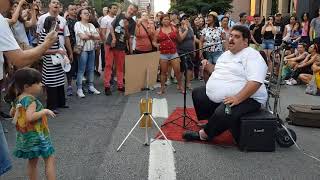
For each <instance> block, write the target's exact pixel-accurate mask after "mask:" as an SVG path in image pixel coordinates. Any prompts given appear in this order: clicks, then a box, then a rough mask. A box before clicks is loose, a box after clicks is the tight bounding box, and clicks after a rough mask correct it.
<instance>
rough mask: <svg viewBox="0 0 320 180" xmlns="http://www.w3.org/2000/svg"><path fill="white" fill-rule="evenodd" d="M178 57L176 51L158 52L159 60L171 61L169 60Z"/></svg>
mask: <svg viewBox="0 0 320 180" xmlns="http://www.w3.org/2000/svg"><path fill="white" fill-rule="evenodd" d="M178 57H179V56H178V53H175V54H160V59H161V60H168V61H171V60H175V59H177V58H178Z"/></svg>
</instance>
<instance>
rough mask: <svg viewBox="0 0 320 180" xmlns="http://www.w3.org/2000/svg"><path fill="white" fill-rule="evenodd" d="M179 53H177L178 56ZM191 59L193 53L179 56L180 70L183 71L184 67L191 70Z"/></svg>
mask: <svg viewBox="0 0 320 180" xmlns="http://www.w3.org/2000/svg"><path fill="white" fill-rule="evenodd" d="M181 54H183V53H181ZM181 54H179V56H180V55H181ZM193 59H194V57H193V55H186V56H183V57H181V58H180V60H181V61H180V71H181V72H184V70H185V69H187V70H190V71H193V67H194V65H193V62H192V61H193Z"/></svg>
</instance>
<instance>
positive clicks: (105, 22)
mask: <svg viewBox="0 0 320 180" xmlns="http://www.w3.org/2000/svg"><path fill="white" fill-rule="evenodd" d="M115 18H116V17H115V16H114V17H111V16H109V15H107V16H105V17H103V18H102V19H101V26H100V27H101V28H105V29H107V31H106V34H105V35H106V38H108V36H109V33H110V29H111V28H112V22H113V20H114V19H115Z"/></svg>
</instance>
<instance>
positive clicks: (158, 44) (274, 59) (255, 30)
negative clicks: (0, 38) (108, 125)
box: [0, 0, 320, 179]
mask: <svg viewBox="0 0 320 180" xmlns="http://www.w3.org/2000/svg"><path fill="white" fill-rule="evenodd" d="M89 4H90V3H89V1H86V0H81V1H80V3H78V4H69V5H68V6H67V7H66V9H63V5H62V4H61V3H60V2H59V0H51V1H50V2H49V5H48V8H47V10H48V11H47V12H45V11H44V9H46V8H44V7H43V6H42V2H41V0H34V1H33V3H27V2H26V0H20V1H15V2H12V5H11V7H10V10H9V11H8V13H7V14H6V16H5V18H2V19H1V22H0V23H1V26H4V25H6V24H8V25H9V27H10V29H11V33H12V34H13V36H14V38H15V41H16V43H12V44H11V46H10V45H9V46H8V47H1V48H2V49H1V54H0V56H1V58H2V52H5V53H4V55H5V56H4V57H5V60H4V61H2V62H4V63H5V70H4V72H0V74H1V77H2V74H3V75H4V76H3V79H4V80H3V82H7V83H3V88H4V89H7V91H8V93H7V94H8V97H7V99H6V100H8V101H10V102H11V103H12V105H13V107H14V108H13V109H12V112H11V116H15V108H16V107H17V106H19V107H20V106H22V107H23V108H25V109H26V112H27V116H26V117H25V118H26V120H25V121H26V122H25V123H26V124H28V125H30V127H29V126H28V127H24V126H22V125H21V124H19V126H17V130H18V135H19V136H20V140H17V147H16V150H15V151H14V152H15V155H16V156H17V157H20V158H27V159H33V160H29V163H28V166H29V177H30V178H31V179H32V177H35V176H36V174H35V173H36V170H35V169H36V166H37V159H36V160H35V159H34V158H37V157H38V156H40V155H41V154H31V153H29V154H28V153H24V152H25V151H29V150H30V149H27V148H26V147H25V145H27V144H24V143H25V142H21V138H22V139H23V138H26V139H29V140H30V142H31V143H32V141H33V140H34V138H28V137H25V134H24V133H25V132H29V131H32V132H34V131H33V130H35V129H36V128H38V129H36V131H35V132H36V134H31V135H30V134H29V135H30V136H38V135H40V134H42V135H43V134H44V135H45V136H44V138H43V139H42V140H43V144H42V145H41V146H42V147H39V148H44V151H43V152H44V154H42V155H41V156H42V157H44V158H45V162H46V165H48V167H47V166H46V168H48V169H47V177H48V179H54V177H55V174H54V162H53V161H54V160H53V159H52V158H51V155H52V154H53V152H54V149H53V147H52V145H51V142H50V138H49V135H48V132H49V131H48V127H47V122H46V119H45V118H44V119H43V118H42V120H39V119H41V117H45V116H47V115H49V116H55V115H56V114H58V113H59V110H58V109H59V108H68V106H67V104H66V96H72V95H73V93H74V92H75V94H76V95H77V96H78V97H79V98H84V97H86V94H87V93H90V94H94V95H99V94H101V92H100V91H99V90H98V89H97V88H96V87H95V85H94V84H95V80H94V79H95V78H97V77H100V76H101V74H100V73H101V72H103V74H104V78H103V80H104V93H105V95H107V96H110V95H112V91H113V88H112V86H113V85H114V86H116V87H117V90H118V91H119V92H124V91H125V88H124V87H125V86H124V83H125V79H124V73H125V72H124V63H125V56H126V55H129V54H143V53H150V52H154V51H160V61H159V74H158V77H159V78H158V79H159V82H160V84H161V87H160V91H159V92H158V94H159V95H163V94H165V92H166V86H168V85H170V84H171V83H172V82H173V83H177V90H178V92H179V93H186V92H185V90H184V89H185V88H184V87H183V84H182V79H183V78H185V79H186V80H187V90H192V86H191V81H192V80H204V81H205V83H207V82H208V84H207V87H206V88H201V89H197V90H196V91H194V93H193V98H194V103H195V107H196V106H197V103H199V102H198V101H199V100H200V101H201V102H200V103H201V104H203V102H202V101H205V102H206V103H207V104H208V107H214V108H213V109H210V110H208V112H203V113H204V114H205V115H206V116H207V115H208V113H209V114H212V113H215V114H216V115H217V116H218V115H221V114H223V112H224V111H223V108H224V107H225V104H230V105H231V106H237V105H241V106H237V107H238V108H240V107H242V106H243V107H249V106H250V107H251V108H249V109H243V108H242V109H241V110H240V109H239V113H238V114H237V115H236V116H234V117H233V118H232V119H231V120H232V121H237V120H238V119H239V117H240V116H241V115H242V114H244V113H247V112H249V111H254V110H256V109H258V108H259V107H260V104H263V103H265V99H266V91H265V89H264V86H263V85H261V84H262V83H263V80H264V79H265V76H264V73H263V72H264V71H266V72H267V71H268V72H269V73H271V72H273V71H275V74H276V75H279V76H281V77H282V79H283V81H284V83H286V84H288V85H295V84H297V83H299V82H302V83H306V84H310V83H311V81H314V83H315V84H316V85H317V87H318V88H320V49H319V48H320V47H319V43H320V9H319V10H318V17H315V18H313V19H312V18H311V17H309V14H308V13H303V16H302V17H301V19H300V20H298V18H297V17H296V16H295V15H292V16H291V17H290V18H289V22H286V18H284V17H282V15H281V14H280V13H277V14H275V15H270V16H268V17H266V18H265V17H261V16H260V15H258V14H256V15H254V16H253V19H251V18H249V16H248V15H247V14H246V13H240V15H239V20H238V21H234V20H232V19H231V17H230V13H229V12H227V13H224V14H223V15H218V14H217V13H216V12H214V11H212V12H209V13H208V14H198V15H189V14H186V13H184V12H178V11H170V12H169V13H167V14H165V13H163V12H157V13H156V14H155V15H153V14H150V13H149V12H148V11H147V10H141V9H139V8H138V6H136V5H133V4H131V5H129V6H128V8H127V9H126V10H125V11H124V12H122V11H121V7H119V4H116V3H114V4H110V5H109V6H108V7H105V8H103V12H102V14H103V15H102V16H101V17H99V15H98V13H97V12H96V10H95V8H93V7H90V6H89ZM1 13H2V14H3V12H1ZM1 16H2V15H1ZM4 21H5V22H4ZM54 32H57V33H58V38H57V39H54V37H53V36H54V34H53V33H54ZM7 34H9V33H7ZM9 37H11V36H9ZM7 40H8V41H7V42H9V41H11V40H12V39H10V38H8V39H7ZM248 46H250V47H251V48H250V49H248V48H247V47H248ZM283 47H285V48H286V49H287V51H286V56H285V58H284V61H285V66H283V67H281V68H282V73H281V74H278V72H279V71H278V70H279V68H280V67H279V65H280V64H279V62H280V50H281V49H282V48H283ZM5 48H9V49H5ZM16 49H21V50H23V51H21V50H19V52H18V53H20V54H19V55H17V54H16V53H17V52H16V51H13V52H11V50H16ZM196 49H200V50H199V51H195V52H194V53H191V54H189V55H187V56H181V55H183V54H185V53H188V52H192V51H194V50H196ZM254 49H255V50H254ZM9 50H10V51H9ZM258 51H259V52H260V53H261V54H262V57H264V61H263V59H262V58H261V56H260V54H259V53H257V52H258ZM21 52H22V53H21ZM28 52H29V53H28ZM244 55H250V56H248V57H252V58H253V59H251V60H250V63H249V64H248V65H243V66H245V67H248V68H249V69H245V70H241V69H240V70H239V69H238V67H237V64H236V63H240V64H241V63H243V62H247V61H249V60H247V59H248V57H243V56H244ZM22 56H24V57H22ZM179 56H181V58H179ZM238 56H239V57H238ZM240 56H241V57H240ZM254 58H257V59H254ZM2 59H3V58H2ZM18 59H19V60H18ZM37 59H40V61H39V60H37ZM231 59H232V62H231ZM253 60H256V62H255V61H253ZM222 61H224V62H222ZM238 61H239V62H238ZM235 62H236V63H235ZM261 62H265V64H261ZM228 63H229V64H228ZM216 64H217V65H216ZM215 65H216V67H215ZM24 66H29V67H32V68H34V69H37V70H38V71H36V70H34V69H32V68H24V69H22V70H17V68H21V67H24ZM100 67H101V69H100ZM257 67H259V68H260V70H261V72H260V74H259V72H257V69H256V68H257ZM0 69H1V70H2V68H0ZM16 70H17V71H16ZM185 71H187V72H186V77H183V76H184V73H183V72H185ZM14 72H16V73H14ZM213 72H215V74H214V75H213V76H212V73H213ZM237 73H238V74H241V78H240V79H239V78H238V77H235V76H232V75H233V74H237ZM246 73H249V74H251V75H252V76H250V78H249V79H245V78H244V79H243V77H244V76H245V75H247V74H246ZM242 75H243V76H242ZM65 76H66V78H65ZM219 77H220V78H221V79H220V80H219ZM226 77H228V78H229V80H230V79H234V80H235V81H236V80H238V81H239V82H240V81H241V82H242V83H233V84H224V85H226V86H228V87H231V86H234V85H238V86H239V87H240V86H241V87H242V86H245V85H246V87H247V85H248V86H250V87H247V89H245V88H244V91H243V92H244V93H246V92H247V91H249V92H250V93H247V94H241V96H240V97H241V98H240V99H239V97H236V96H229V97H228V95H230V93H231V94H232V93H233V94H232V95H234V93H235V92H233V91H235V90H239V88H236V89H233V88H231V89H230V92H228V93H229V94H228V95H226V96H227V98H225V97H226V96H224V95H225V93H227V92H220V91H221V90H224V89H222V88H221V87H217V84H216V83H213V82H216V81H219V83H222V80H223V81H228V79H226ZM73 81H75V83H76V90H75V91H74V90H73ZM210 81H211V82H210ZM245 81H248V82H247V84H246V83H245ZM40 82H41V83H42V84H43V86H44V87H45V88H44V89H45V92H46V93H45V94H46V109H45V108H44V107H43V106H42V104H41V103H40V101H38V100H36V99H35V98H34V97H35V96H36V95H37V94H38V93H39V92H40V89H41V88H40V86H39V84H40V85H41V83H40ZM230 82H231V81H230ZM230 82H229V83H230ZM219 83H218V84H219ZM6 84H7V85H8V87H6V86H5V85H6ZM65 84H67V87H66V88H65ZM219 88H220V91H219ZM212 89H215V92H213V91H212ZM231 91H232V92H231ZM217 92H220V95H221V97H220V96H219V97H218V96H217V94H216V93H217ZM255 92H259V93H260V94H259V93H258V94H255ZM203 93H206V95H207V96H205V97H204V96H203ZM251 95H252V97H251ZM222 97H224V98H225V99H221V98H222ZM250 97H251V98H250ZM197 99H199V100H197ZM213 99H214V100H216V101H217V102H219V103H213V104H212V102H216V101H214V100H213ZM221 101H223V102H225V103H224V104H221ZM198 105H199V104H198ZM220 106H221V107H220ZM197 108H198V107H196V110H197V111H199V109H197ZM216 108H219V111H218V112H220V114H219V113H218V114H217V113H216V112H213V110H214V109H216ZM236 109H237V108H235V112H237V110H236ZM200 111H201V110H200ZM200 114H201V113H200ZM197 115H198V116H199V114H198V113H197ZM220 119H221V122H222V121H223V119H224V118H220ZM35 122H37V123H39V124H37V123H35ZM209 122H210V123H209V125H207V126H206V127H205V128H204V129H203V130H201V131H200V135H199V134H197V135H195V134H192V133H191V134H190V133H189V134H186V136H185V138H186V139H201V140H204V139H211V138H212V137H213V136H216V135H217V134H219V133H221V131H222V130H225V129H226V128H227V126H226V127H224V128H222V129H217V128H213V127H216V124H215V123H212V122H211V121H209ZM237 122H238V121H237ZM0 125H1V124H0ZM20 125H21V127H20ZM37 125H38V126H39V127H38V126H37ZM217 127H218V126H217ZM28 128H29V129H28ZM39 128H40V129H39ZM0 129H2V127H0ZM235 131H236V130H235ZM19 132H20V133H19ZM195 136H196V137H195ZM236 136H238V132H236ZM236 140H237V139H236ZM35 141H36V140H35ZM30 142H29V143H30ZM37 148H38V147H37ZM0 165H1V164H0ZM0 170H1V169H0ZM2 171H5V170H2ZM0 174H1V171H0Z"/></svg>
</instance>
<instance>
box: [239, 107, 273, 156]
mask: <svg viewBox="0 0 320 180" xmlns="http://www.w3.org/2000/svg"><path fill="white" fill-rule="evenodd" d="M276 130H277V118H276V117H275V116H274V115H273V114H271V113H270V112H269V111H266V110H260V111H258V112H255V113H249V114H247V115H245V116H243V117H242V118H241V127H240V139H239V148H240V150H242V151H260V152H271V151H274V150H275V134H276Z"/></svg>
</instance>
